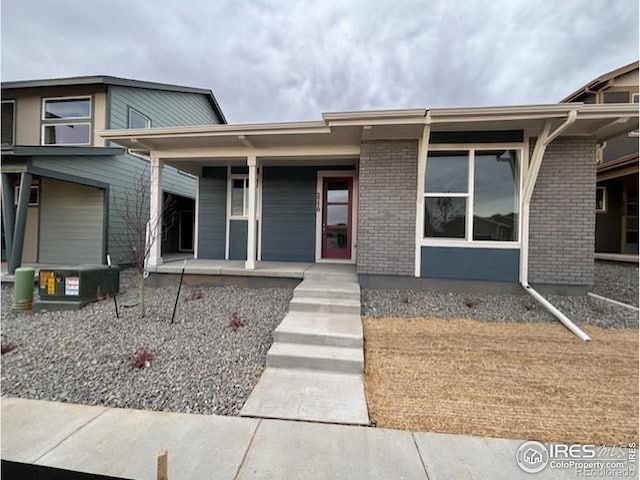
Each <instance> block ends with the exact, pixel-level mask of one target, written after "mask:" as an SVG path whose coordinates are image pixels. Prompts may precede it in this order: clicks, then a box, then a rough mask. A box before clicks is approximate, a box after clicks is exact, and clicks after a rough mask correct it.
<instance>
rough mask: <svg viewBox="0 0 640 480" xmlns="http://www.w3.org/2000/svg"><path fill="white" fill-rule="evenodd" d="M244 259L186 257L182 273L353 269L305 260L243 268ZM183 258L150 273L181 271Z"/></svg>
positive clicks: (280, 274) (284, 274) (279, 274)
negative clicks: (249, 268)
mask: <svg viewBox="0 0 640 480" xmlns="http://www.w3.org/2000/svg"><path fill="white" fill-rule="evenodd" d="M244 263H245V262H244V260H205V259H187V263H186V268H185V271H184V273H185V274H187V275H234V276H242V277H276V278H299V279H302V278H304V274H305V272H306V271H307V270H309V269H310V268H311V267H314V271H316V272H322V271H324V270H326V273H327V274H329V272H335V271H336V270H344V271H354V269H355V265H352V264H331V263H326V264H325V263H305V262H261V261H260V262H256V268H255V269H254V270H247V269H245V268H244ZM183 264H184V259H181V260H169V261H167V260H166V259H165V263H163V264H162V265H158V266H157V267H150V268H149V269H148V270H149V271H150V272H152V273H173V274H176V273H177V274H179V273H181V272H182V266H183Z"/></svg>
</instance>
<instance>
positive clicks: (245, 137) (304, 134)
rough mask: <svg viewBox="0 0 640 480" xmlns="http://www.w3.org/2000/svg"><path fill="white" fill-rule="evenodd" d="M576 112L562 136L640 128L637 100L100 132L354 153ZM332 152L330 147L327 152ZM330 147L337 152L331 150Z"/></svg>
mask: <svg viewBox="0 0 640 480" xmlns="http://www.w3.org/2000/svg"><path fill="white" fill-rule="evenodd" d="M573 111H575V112H576V115H575V121H574V122H573V123H572V124H571V126H570V127H569V128H567V129H566V130H565V131H564V132H563V135H567V136H569V135H589V136H594V137H596V139H597V140H598V141H604V140H606V139H608V138H613V137H614V136H617V135H620V134H621V133H624V132H629V131H632V130H634V129H637V128H638V116H639V114H638V108H637V105H634V104H613V103H611V104H584V103H579V102H578V103H561V104H549V105H520V106H493V107H458V108H435V109H426V108H417V109H403V110H375V111H359V112H333V113H325V114H323V115H322V120H317V121H306V122H276V123H250V124H226V125H206V126H192V127H167V128H145V129H120V130H102V131H98V132H96V133H98V135H100V136H101V137H102V138H105V139H108V140H112V141H114V142H116V143H118V144H120V145H123V146H125V147H127V148H131V149H134V150H137V151H140V152H151V151H156V152H159V153H158V155H161V156H163V158H170V157H171V158H187V157H189V158H199V159H201V160H203V161H205V160H206V161H209V160H211V159H212V158H214V157H220V158H222V157H227V158H231V157H239V156H243V155H246V154H247V152H252V153H253V154H255V155H257V156H260V157H262V158H274V159H275V158H278V157H284V156H286V155H289V156H299V157H312V156H314V155H316V154H317V155H328V154H334V155H336V156H338V155H342V156H348V155H351V156H357V155H358V154H359V152H360V146H361V142H362V141H363V140H367V141H372V140H400V139H402V140H409V139H419V138H421V136H422V135H423V132H424V127H425V126H426V125H430V131H431V132H453V131H460V132H465V131H476V132H483V131H506V130H523V131H526V132H527V136H537V135H539V134H540V132H541V131H542V129H543V127H544V125H545V123H546V122H551V123H552V124H553V127H554V128H556V127H557V126H558V125H560V124H562V123H563V122H565V121H566V120H567V119H568V117H569V114H570V113H571V112H573ZM327 152H329V153H327ZM331 152H333V153H331Z"/></svg>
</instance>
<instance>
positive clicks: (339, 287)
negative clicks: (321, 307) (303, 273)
mask: <svg viewBox="0 0 640 480" xmlns="http://www.w3.org/2000/svg"><path fill="white" fill-rule="evenodd" d="M294 296H295V297H307V298H332V299H343V300H354V301H359V300H360V285H358V284H357V283H356V282H340V281H339V282H327V281H320V280H318V281H316V280H304V281H303V282H302V283H301V284H300V285H298V286H297V287H296V289H295V290H294Z"/></svg>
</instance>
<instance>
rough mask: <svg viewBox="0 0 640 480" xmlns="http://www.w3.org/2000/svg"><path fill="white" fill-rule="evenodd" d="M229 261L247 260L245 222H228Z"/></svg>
mask: <svg viewBox="0 0 640 480" xmlns="http://www.w3.org/2000/svg"><path fill="white" fill-rule="evenodd" d="M229 259H230V260H246V259H247V221H246V220H230V221H229Z"/></svg>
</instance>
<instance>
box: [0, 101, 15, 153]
mask: <svg viewBox="0 0 640 480" xmlns="http://www.w3.org/2000/svg"><path fill="white" fill-rule="evenodd" d="M0 103H11V104H13V118H12V119H11V120H12V125H11V140H12V142H11V143H10V144H8V145H15V143H16V101H15V100H2V101H0Z"/></svg>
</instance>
